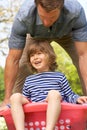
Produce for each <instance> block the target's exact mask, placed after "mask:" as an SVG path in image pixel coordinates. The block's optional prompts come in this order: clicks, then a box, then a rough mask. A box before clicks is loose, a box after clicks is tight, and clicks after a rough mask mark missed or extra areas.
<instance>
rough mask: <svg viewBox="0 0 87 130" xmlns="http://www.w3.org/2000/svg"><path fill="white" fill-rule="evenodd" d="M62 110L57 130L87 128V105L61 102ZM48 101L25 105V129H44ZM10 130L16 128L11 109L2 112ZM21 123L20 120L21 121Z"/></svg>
mask: <svg viewBox="0 0 87 130" xmlns="http://www.w3.org/2000/svg"><path fill="white" fill-rule="evenodd" d="M61 105H62V111H61V114H60V117H59V119H58V121H57V123H56V125H55V130H87V105H76V104H70V103H61ZM46 109H47V103H30V104H26V105H24V112H25V130H44V129H45V126H46ZM0 116H3V117H4V118H5V121H6V124H7V127H8V130H15V127H14V123H13V120H12V117H11V113H10V109H9V108H8V110H6V111H4V112H1V113H0ZM19 123H20V121H19Z"/></svg>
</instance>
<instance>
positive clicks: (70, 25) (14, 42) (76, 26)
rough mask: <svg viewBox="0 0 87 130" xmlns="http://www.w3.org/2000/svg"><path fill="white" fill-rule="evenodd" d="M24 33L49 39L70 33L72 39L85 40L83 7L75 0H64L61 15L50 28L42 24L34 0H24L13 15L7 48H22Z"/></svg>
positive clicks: (86, 33) (86, 37) (86, 38)
mask: <svg viewBox="0 0 87 130" xmlns="http://www.w3.org/2000/svg"><path fill="white" fill-rule="evenodd" d="M26 34H30V35H31V37H33V38H42V39H51V40H54V39H58V38H62V37H63V36H66V35H72V39H73V40H74V41H81V42H85V41H87V20H86V16H85V12H84V9H83V7H82V6H81V5H80V3H79V2H78V1H77V0H64V7H63V9H62V11H61V15H60V17H59V18H58V19H57V20H56V22H55V23H54V24H53V25H52V28H51V29H50V28H47V27H45V26H44V25H43V23H42V21H41V19H40V17H39V14H38V11H37V7H36V5H35V3H34V0H25V2H24V4H23V5H22V7H21V8H20V10H19V12H18V13H17V15H16V17H15V20H14V23H13V27H12V31H11V36H10V38H9V48H17V49H18V48H24V46H25V41H26Z"/></svg>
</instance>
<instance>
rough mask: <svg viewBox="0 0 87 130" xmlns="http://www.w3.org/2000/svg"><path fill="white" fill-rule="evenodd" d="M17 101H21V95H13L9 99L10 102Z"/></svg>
mask: <svg viewBox="0 0 87 130" xmlns="http://www.w3.org/2000/svg"><path fill="white" fill-rule="evenodd" d="M18 99H21V93H14V94H13V95H12V96H11V97H10V101H11V102H14V101H17V100H18Z"/></svg>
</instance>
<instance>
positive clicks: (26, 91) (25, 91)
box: [22, 78, 31, 100]
mask: <svg viewBox="0 0 87 130" xmlns="http://www.w3.org/2000/svg"><path fill="white" fill-rule="evenodd" d="M22 95H23V96H25V97H26V98H28V99H29V100H30V98H31V96H30V92H29V83H28V82H27V78H26V80H25V82H24V85H23V90H22Z"/></svg>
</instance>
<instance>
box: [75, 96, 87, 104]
mask: <svg viewBox="0 0 87 130" xmlns="http://www.w3.org/2000/svg"><path fill="white" fill-rule="evenodd" d="M77 103H79V104H83V103H87V96H81V97H79V98H78V99H77Z"/></svg>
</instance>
